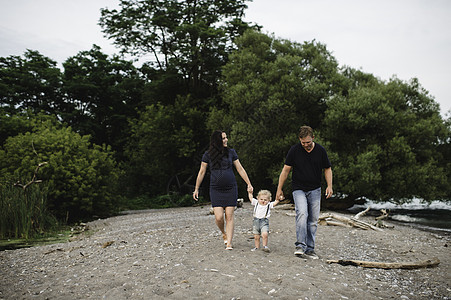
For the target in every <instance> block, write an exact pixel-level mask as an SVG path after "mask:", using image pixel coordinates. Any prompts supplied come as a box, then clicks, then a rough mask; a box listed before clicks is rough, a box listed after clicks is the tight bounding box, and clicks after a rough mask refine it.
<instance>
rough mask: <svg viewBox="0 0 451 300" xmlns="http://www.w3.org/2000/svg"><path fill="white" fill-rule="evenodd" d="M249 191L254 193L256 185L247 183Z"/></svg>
mask: <svg viewBox="0 0 451 300" xmlns="http://www.w3.org/2000/svg"><path fill="white" fill-rule="evenodd" d="M247 192H248V193H251V194H252V193H254V187H253V186H252V184H250V183H249V184H248V185H247Z"/></svg>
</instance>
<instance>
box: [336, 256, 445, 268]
mask: <svg viewBox="0 0 451 300" xmlns="http://www.w3.org/2000/svg"><path fill="white" fill-rule="evenodd" d="M327 263H329V264H332V263H336V264H340V265H343V266H357V267H363V268H378V269H421V268H433V267H436V266H438V265H439V263H440V260H439V259H438V258H433V259H427V260H424V261H418V262H392V263H389V262H375V261H363V260H352V259H351V260H346V259H338V260H327Z"/></svg>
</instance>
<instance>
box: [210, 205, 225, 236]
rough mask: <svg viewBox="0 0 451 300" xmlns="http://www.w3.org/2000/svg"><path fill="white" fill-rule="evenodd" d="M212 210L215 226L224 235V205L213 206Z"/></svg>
mask: <svg viewBox="0 0 451 300" xmlns="http://www.w3.org/2000/svg"><path fill="white" fill-rule="evenodd" d="M213 212H214V214H215V222H216V226H218V228H219V230H221V232H222V234H223V235H224V234H225V233H226V232H225V229H224V207H219V206H217V207H213Z"/></svg>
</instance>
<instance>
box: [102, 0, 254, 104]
mask: <svg viewBox="0 0 451 300" xmlns="http://www.w3.org/2000/svg"><path fill="white" fill-rule="evenodd" d="M245 2H246V0H227V1H226V0H195V1H193V0H183V1H171V0H132V1H130V0H121V1H120V4H119V6H120V7H121V9H120V11H117V10H116V9H113V10H109V9H102V10H101V12H102V16H101V18H100V21H99V24H100V26H101V27H102V28H103V32H104V34H105V36H106V37H108V38H110V39H112V40H113V42H114V44H115V45H117V46H118V47H119V48H121V50H122V52H124V53H128V54H131V55H140V54H141V55H142V54H144V55H150V56H151V57H153V60H152V66H153V67H155V68H156V69H157V70H164V71H165V72H164V73H163V74H168V75H170V78H173V76H175V75H177V76H178V77H179V78H181V80H182V82H183V83H184V88H185V91H186V92H185V93H190V94H193V96H194V99H192V100H196V99H198V98H209V97H211V96H212V95H214V94H216V85H217V80H218V78H219V75H220V73H219V72H220V67H221V66H222V65H224V63H225V62H226V60H227V55H228V53H229V52H230V50H231V48H232V47H233V43H232V41H233V39H234V38H235V37H236V36H239V35H240V34H242V33H243V32H244V30H245V29H246V28H248V26H249V25H248V24H247V23H246V22H244V21H243V16H244V10H245V8H247V5H245ZM173 100H174V99H173Z"/></svg>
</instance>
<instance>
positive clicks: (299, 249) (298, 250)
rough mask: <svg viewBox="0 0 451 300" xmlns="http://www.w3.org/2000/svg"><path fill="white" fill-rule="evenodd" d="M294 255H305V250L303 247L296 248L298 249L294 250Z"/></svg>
mask: <svg viewBox="0 0 451 300" xmlns="http://www.w3.org/2000/svg"><path fill="white" fill-rule="evenodd" d="M294 255H296V256H304V250H302V248H296V251H294Z"/></svg>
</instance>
